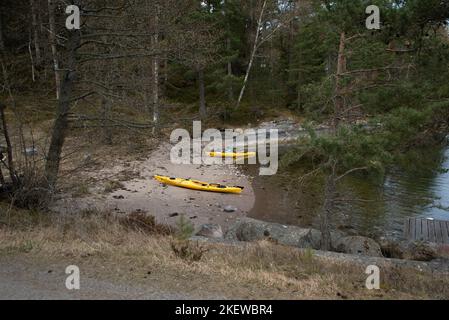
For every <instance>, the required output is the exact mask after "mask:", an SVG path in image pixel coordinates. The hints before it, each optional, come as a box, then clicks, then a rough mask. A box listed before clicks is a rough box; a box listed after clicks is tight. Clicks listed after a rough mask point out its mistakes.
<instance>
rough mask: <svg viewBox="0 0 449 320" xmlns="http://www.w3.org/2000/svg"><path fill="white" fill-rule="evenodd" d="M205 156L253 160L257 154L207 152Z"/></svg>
mask: <svg viewBox="0 0 449 320" xmlns="http://www.w3.org/2000/svg"><path fill="white" fill-rule="evenodd" d="M207 155H208V156H209V157H212V158H234V159H237V158H253V157H255V156H256V155H257V154H256V153H255V152H243V153H238V152H208V153H207Z"/></svg>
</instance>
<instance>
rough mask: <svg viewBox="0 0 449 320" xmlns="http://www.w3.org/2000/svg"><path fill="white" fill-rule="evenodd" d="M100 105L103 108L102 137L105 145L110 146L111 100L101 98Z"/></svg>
mask: <svg viewBox="0 0 449 320" xmlns="http://www.w3.org/2000/svg"><path fill="white" fill-rule="evenodd" d="M101 105H102V108H103V126H104V129H103V130H104V137H105V141H106V144H108V145H112V132H111V126H110V124H111V100H110V98H108V97H106V96H103V97H102V98H101Z"/></svg>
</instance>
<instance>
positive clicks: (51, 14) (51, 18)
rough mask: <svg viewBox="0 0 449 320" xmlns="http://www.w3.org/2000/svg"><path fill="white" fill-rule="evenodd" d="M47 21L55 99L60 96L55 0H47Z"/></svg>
mask: <svg viewBox="0 0 449 320" xmlns="http://www.w3.org/2000/svg"><path fill="white" fill-rule="evenodd" d="M48 22H49V29H50V35H49V39H50V46H51V53H52V55H53V68H54V71H55V82H56V99H57V100H59V98H60V96H61V92H60V90H61V76H60V70H59V59H58V49H57V47H56V45H57V42H56V22H55V0H48Z"/></svg>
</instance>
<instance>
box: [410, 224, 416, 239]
mask: <svg viewBox="0 0 449 320" xmlns="http://www.w3.org/2000/svg"><path fill="white" fill-rule="evenodd" d="M410 239H411V240H415V239H416V219H410Z"/></svg>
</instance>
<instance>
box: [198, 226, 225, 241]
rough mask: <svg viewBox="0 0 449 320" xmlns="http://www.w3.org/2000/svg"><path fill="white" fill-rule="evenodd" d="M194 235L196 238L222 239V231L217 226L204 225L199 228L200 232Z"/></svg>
mask: <svg viewBox="0 0 449 320" xmlns="http://www.w3.org/2000/svg"><path fill="white" fill-rule="evenodd" d="M196 235H197V236H198V237H204V238H212V239H220V238H223V230H222V229H221V226H220V225H218V224H205V225H203V226H201V230H200V231H199V232H198V233H197V234H196Z"/></svg>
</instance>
